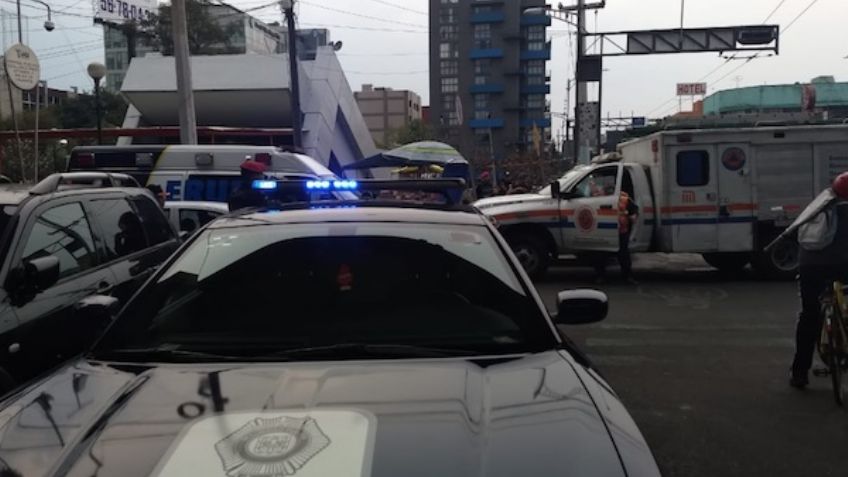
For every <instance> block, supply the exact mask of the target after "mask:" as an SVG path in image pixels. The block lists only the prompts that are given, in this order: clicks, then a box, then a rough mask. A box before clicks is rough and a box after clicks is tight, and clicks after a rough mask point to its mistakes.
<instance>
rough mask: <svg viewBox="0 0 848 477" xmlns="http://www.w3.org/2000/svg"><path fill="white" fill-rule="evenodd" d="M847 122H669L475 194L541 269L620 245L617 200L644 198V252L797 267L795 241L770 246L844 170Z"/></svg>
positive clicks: (636, 239) (785, 272)
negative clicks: (557, 172) (513, 184)
mask: <svg viewBox="0 0 848 477" xmlns="http://www.w3.org/2000/svg"><path fill="white" fill-rule="evenodd" d="M846 170H848V125H811V126H783V127H751V128H735V129H708V130H681V131H663V132H658V133H655V134H652V135H650V136H646V137H643V138H639V139H635V140H632V141H629V142H626V143H623V144H621V145H620V146H619V148H618V152H617V153H612V154H607V155H604V156H601V157H598V158H595V160H593V161H592V164H589V165H585V166H578V167H576V168H574V169H572V170H571V171H569V172H568V173H566V174H565V175H564V176H563V177H562V178H560V179H558V180H557V181H554V182H553V183H552V184H551V185H549V186H548V187H546V188H544V189H542V190H540V191H538V192H537V193H534V194H523V195H510V196H503V197H494V198H489V199H483V200H480V201H478V202H476V203H475V206H476V207H477V208H479V209H480V210H481V211H482V212H483V213H485V214H486V215H488V216H490V217H493V218H494V219H496V221H497V222H498V223H499V225H500V230H501V232H502V233H503V234H504V236H505V237H506V239H507V241H508V242H509V243H510V244H511V246H512V247H513V249H514V250H515V252H516V254H517V255H518V257H519V259H520V260H521V262H522V264H523V265H524V267H525V269H526V270H527V272H528V273H529V274H530V275H531V276H536V277H538V276H540V275H543V274H544V273H545V271H546V269H547V267H548V265H549V264H550V263H551V261H552V260H554V259H556V258H558V257H559V256H562V255H578V256H579V255H581V254H586V253H595V252H602V253H603V252H610V253H611V252H615V251H616V250H617V249H618V225H617V215H618V211H617V202H618V197H619V192H620V191H622V190H624V191H626V192H628V193H629V194H630V195H631V197H633V198H634V199H635V201H636V203H637V205H639V207H640V215H639V220H638V221H637V223H636V224H635V226H634V229H633V232H632V234H631V244H630V249H631V251H633V252H666V253H675V252H681V253H700V254H702V255H703V257H704V259H705V260H706V261H707V262H708V263H709V264H711V265H713V266H715V267H716V268H719V269H721V270H725V271H731V272H733V271H738V270H741V269H742V268H743V267H745V266H746V265H747V264H748V263H751V264H752V265H753V266H754V267H755V268H756V269H757V270H758V271H760V272H761V273H762V274H763V275H764V276H768V277H774V278H787V277H794V275H795V273H796V270H797V267H798V251H797V246H795V245H794V244H793V243H792V242H791V241H785V242H783V244H782V245H781V246H779V247H775V248H773V249H770V250H769V251H768V252H766V251H764V250H763V249H764V248H765V246H766V245H767V244H768V243H769V242H770V241H771V240H772V239H773V238H774V237H776V236H777V235H778V234H779V233H780V232H781V231H782V230H783V229H785V228H786V226H787V225H789V224H790V223H791V222H792V220H793V219H794V217H795V216H797V214H798V213H800V212H801V210H803V209H804V207H806V205H807V204H808V203H809V202H810V201H811V200H812V199H813V198H814V197H815V196H816V195H817V194H818V193H819V192H820V191H821V190H823V189H825V188H826V187H828V185H829V184H830V181H831V180H832V179H833V177H835V176H836V175H838V174H839V173H841V172H844V171H846Z"/></svg>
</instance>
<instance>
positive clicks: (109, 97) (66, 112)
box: [42, 89, 127, 129]
mask: <svg viewBox="0 0 848 477" xmlns="http://www.w3.org/2000/svg"><path fill="white" fill-rule="evenodd" d="M96 106H97V103H96V102H95V96H94V94H80V95H77V96H76V97H75V98H68V99H66V100H65V101H64V102H63V103H62V104H60V105H58V106H55V107H54V109H55V113H54V114H55V115H56V116H57V118H58V122H59V124H60V126H59V127H61V128H65V129H74V128H93V127H97V107H96ZM100 107H101V108H102V111H103V127H104V128H113V127H120V126H121V124H123V122H124V116H126V114H127V101H126V100H125V99H124V97H123V96H121V95H120V94H117V93H112V92H109V91H107V90H105V89H101V90H100ZM42 127H44V126H42Z"/></svg>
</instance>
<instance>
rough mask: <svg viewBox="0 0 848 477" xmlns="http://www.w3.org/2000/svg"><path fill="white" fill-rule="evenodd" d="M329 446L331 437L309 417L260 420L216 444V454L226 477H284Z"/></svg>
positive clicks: (252, 422)
mask: <svg viewBox="0 0 848 477" xmlns="http://www.w3.org/2000/svg"><path fill="white" fill-rule="evenodd" d="M329 445H330V438H329V437H327V435H326V434H324V432H323V431H322V430H321V428H320V427H318V422H316V421H315V419H313V418H311V417H304V418H295V417H287V416H281V417H277V418H271V419H263V418H261V417H260V418H255V419H253V420H251V421H249V422H247V423H246V424H245V425H243V426H242V427H241V428H239V429H238V430H236V431H235V432H233V433H232V434H230V435H228V436H227V437H225V438H223V439H221V440H220V441H218V443H216V444H215V451H217V452H218V456H219V457H220V458H221V463H222V464H223V466H224V470H225V471H226V473H227V475H228V476H229V477H284V476H288V475H294V474H296V473H297V471H298V470H300V469H301V468H303V467H304V466H305V465H307V464H308V463H309V461H310V460H311V459H312V458H313V457H315V456H316V455H318V453H320V452H321V451H323V450H324V449H326V448H327V447H328V446H329Z"/></svg>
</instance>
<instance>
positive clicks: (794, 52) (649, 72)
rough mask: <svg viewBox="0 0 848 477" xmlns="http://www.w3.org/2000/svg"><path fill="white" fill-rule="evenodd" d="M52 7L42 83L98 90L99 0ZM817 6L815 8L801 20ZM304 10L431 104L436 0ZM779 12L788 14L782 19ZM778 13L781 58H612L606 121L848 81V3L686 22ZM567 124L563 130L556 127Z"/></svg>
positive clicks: (796, 2) (653, 11) (620, 21)
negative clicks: (694, 89)
mask: <svg viewBox="0 0 848 477" xmlns="http://www.w3.org/2000/svg"><path fill="white" fill-rule="evenodd" d="M23 3H24V5H26V4H27V3H29V2H28V0H23ZM50 3H51V6H52V7H53V9H54V12H55V14H54V16H55V21H56V23H57V28H56V30H55V31H53V32H51V33H48V32H46V31H44V29H43V28H42V26H41V25H42V23H43V21H44V17H43V16H42V15H43V10H37V9H30V8H25V9H24V13H25V14H29V15H32V16H33V17H34V18H32V19H30V20H29V21H28V22H26V23H27V25H25V27H24V30H25V32H27V34H28V35H29V42H30V44H31V45H32V46H33V48H34V49H35V51H36V53H37V54H38V55H39V57H40V58H41V59H42V76H43V77H45V78H47V79H48V80H49V82H50V84H51V85H53V86H56V87H61V88H67V87H70V86H80V87H82V88H84V89H90V88H91V86H90V84H91V80H90V79H88V77H87V76H86V75H85V65H86V64H87V63H88V62H90V61H93V60H99V61H102V58H103V51H102V31H101V30H100V27H97V26H91V20H90V15H91V14H92V6H91V3H90V0H58V1H51V2H50ZM269 3H271V0H236V1H233V2H232V4H234V5H236V6H238V7H240V8H243V9H249V8H252V7H257V6H262V5H267V4H269ZM564 3H569V2H568V1H565V2H564ZM811 3H812V7H810V8H809V10H808V11H807V12H806V13H805V14H803V15H802V16H801V17H798V15H799V14H801V13H802V11H804V10H805V9H806V8H807V7H808V6H810V5H811ZM298 4H299V7H298V14H299V25H301V26H302V27H326V28H329V29H330V30H331V37H332V39H333V40H337V41H338V40H341V41H343V42H344V47H343V49H342V50H341V51H340V53H339V54H340V56H341V62H342V65H343V66H344V68H345V71H346V73H347V77H348V80H349V81H350V83H351V86H352V87H353V88H354V89H358V88H359V87H360V85H361V84H362V83H373V84H374V85H376V86H390V87H392V88H395V89H411V90H413V91H415V92H417V93H419V94H420V95H421V96H422V97H423V98H424V103H425V104H428V102H429V86H428V83H429V79H428V74H427V68H428V62H427V61H428V60H427V55H428V46H427V42H428V36H427V9H428V2H427V0H298ZM680 4H681V1H680V0H608V1H607V7H606V8H605V9H603V10H600V11H599V12H598V14H597V19H596V17H595V15H594V14H591V13H590V14H589V16H588V21H587V27H588V29H589V30H590V31H594V30H595V29H596V22H597V31H616V30H632V29H652V28H675V27H678V26H679V24H680ZM0 5H2V7H3V9H4V10H6V11H8V12H13V11H14V8H15V6H14V1H13V0H0ZM778 5H779V6H780V8H778V9H777V11H774V10H775V8H776V7H778ZM773 11H774V13H773V15H772V17H771V18H770V20H769V23H772V22H773V23H778V24H780V25H781V28H782V30H785V31H782V37H781V44H780V46H781V48H780V55H779V56H777V57H761V58H757V59H755V60H752V61H750V62H747V63H746V62H745V61H744V60H733V61H729V62H727V61H725V60H723V59H722V58H720V57H719V56H718V55H717V54H713V53H700V54H685V55H684V54H678V55H658V56H639V57H620V58H608V59H607V60H606V61H605V64H604V67H605V68H607V69H608V70H609V71H607V72H605V82H604V97H603V99H604V106H603V111H604V114H606V113H607V112H609V113H610V114H612V115H613V116H616V115H618V114H619V112H621V113H623V114H624V115H627V116H629V115H630V114H631V112H633V113H635V114H636V115H648V116H652V117H654V116H662V115H665V114H670V113H673V112H675V111H676V109H677V107H678V102H677V100H676V99H675V97H674V94H675V84H676V83H678V82H690V81H692V82H693V81H697V80H701V79H703V80H704V81H706V82H707V83H708V85H709V92H713V91H716V90H720V89H727V88H732V87H735V86H736V84H737V83H738V84H739V85H740V86H750V85H761V84H780V83H794V82H798V81H800V82H804V81H809V80H810V79H811V78H813V77H815V76H819V75H833V76H835V77H836V79H837V81H848V59H845V57H846V56H848V1H846V0H783V1H782V2H781V0H688V1H686V11H685V22H684V24H685V26H686V27H705V26H710V27H714V26H729V25H737V24H761V23H762V22H763V21H764V20H765V19H766V17H768V16H769V15H770V14H772V12H773ZM253 14H254V15H255V16H257V17H259V18H261V19H262V20H265V21H269V22H270V21H274V20H280V19H281V18H280V13H279V10H278V8H277V7H276V6H270V7H267V8H264V9H261V10H258V11H255V12H253ZM76 15H79V16H76ZM86 16H88V17H89V18H85V17H86ZM796 18H797V21H795V23H794V24H792V25H791V26H789V24H790V22H792V21H793V20H795V19H796ZM0 25H2V31H3V43H4V47H5V46H8V45H9V44H10V42H11V41H12V40H13V38H12V37H13V36H14V34H15V25H14V18H13V17H12V16H3V17H0ZM787 27H788V28H787ZM551 36H552V38H553V60H552V61H551V63H550V65H549V68H550V69H551V70H552V73H553V78H552V82H551V89H552V94H551V102H552V109H553V110H554V111H555V112H563V111H564V106H565V105H564V100H565V84H566V80H567V79H568V78H570V77H571V75H572V65H571V63H572V53H570V48H569V44H570V42H569V36H570V35H569V34H568V25H566V24H565V23H561V22H557V21H554V25H553V26H552V28H551ZM98 40H100V41H99V42H98ZM743 64H744V66H743ZM736 68H738V70H736V71H733V70H734V69H736ZM708 73H709V76H707V77H706V78H704V76H706V75H707V74H708ZM558 124H559V122H558V121H557V122H555V129H556V128H558Z"/></svg>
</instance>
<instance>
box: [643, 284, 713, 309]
mask: <svg viewBox="0 0 848 477" xmlns="http://www.w3.org/2000/svg"><path fill="white" fill-rule="evenodd" d="M638 293H639V295H641V296H643V297H645V298H652V299H657V298H659V299H660V300H663V301H664V302H665V304H666V305H667V306H671V307H683V308H692V309H693V310H708V309H710V307H711V306H712V305H713V303H714V302H717V301H724V300H726V299H727V297H728V296H729V295H728V293H727V292H726V291H724V290H722V289H721V288H714V287H680V288H660V287H651V286H640V287H639V290H638Z"/></svg>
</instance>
